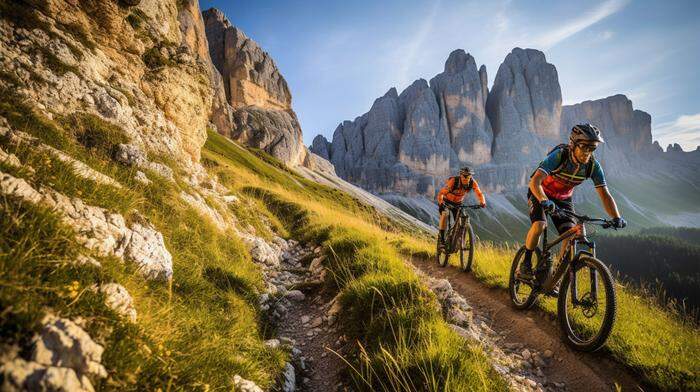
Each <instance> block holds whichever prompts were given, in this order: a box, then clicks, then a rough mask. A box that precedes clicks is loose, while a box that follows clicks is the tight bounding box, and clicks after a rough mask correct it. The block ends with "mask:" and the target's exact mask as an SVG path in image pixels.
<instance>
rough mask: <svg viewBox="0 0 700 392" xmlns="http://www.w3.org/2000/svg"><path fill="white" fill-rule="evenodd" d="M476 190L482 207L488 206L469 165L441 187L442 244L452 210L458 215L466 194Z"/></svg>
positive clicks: (440, 238)
mask: <svg viewBox="0 0 700 392" xmlns="http://www.w3.org/2000/svg"><path fill="white" fill-rule="evenodd" d="M472 190H473V191H474V193H475V194H476V197H477V199H479V204H480V205H481V207H486V199H485V198H484V194H483V193H481V189H479V184H478V183H477V182H476V179H474V172H473V171H472V170H471V169H470V168H469V167H463V168H461V169H460V170H459V175H458V176H454V177H450V178H448V179H447V182H446V183H445V186H444V187H442V189H440V192H438V195H437V201H438V211H439V212H440V237H439V240H440V246H443V245H444V244H445V229H446V228H447V218H448V216H449V213H450V211H451V212H452V216H453V217H454V216H455V215H456V210H457V208H459V206H460V205H461V204H462V200H464V196H466V194H467V193H469V192H470V191H472Z"/></svg>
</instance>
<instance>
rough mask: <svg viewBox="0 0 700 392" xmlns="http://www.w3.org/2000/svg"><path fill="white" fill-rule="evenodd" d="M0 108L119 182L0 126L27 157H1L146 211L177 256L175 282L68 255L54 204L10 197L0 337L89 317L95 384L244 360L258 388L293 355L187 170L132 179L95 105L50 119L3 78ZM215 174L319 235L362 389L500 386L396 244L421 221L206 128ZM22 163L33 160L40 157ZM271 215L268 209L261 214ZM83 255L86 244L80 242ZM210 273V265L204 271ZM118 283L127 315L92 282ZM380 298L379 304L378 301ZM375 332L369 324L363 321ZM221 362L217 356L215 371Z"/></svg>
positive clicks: (130, 382) (250, 209) (1, 211)
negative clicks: (129, 318) (203, 209)
mask: <svg viewBox="0 0 700 392" xmlns="http://www.w3.org/2000/svg"><path fill="white" fill-rule="evenodd" d="M3 95H4V96H5V99H4V101H3V102H2V103H1V104H0V115H1V116H2V117H5V118H6V119H7V120H8V122H9V123H10V125H11V126H12V127H13V128H14V129H17V130H20V131H24V132H27V133H30V134H32V135H34V136H36V137H38V138H40V139H41V140H42V141H43V142H44V143H47V144H49V145H51V146H54V147H56V148H58V149H60V150H62V151H63V152H65V153H67V154H68V155H71V156H73V157H74V158H76V159H79V160H81V161H83V162H85V163H87V164H88V165H89V166H90V167H92V168H93V169H95V170H98V171H100V172H102V173H104V174H107V175H109V176H111V177H112V178H114V179H116V180H117V181H118V182H119V183H120V184H121V185H122V187H121V188H116V187H112V186H104V185H98V184H96V183H94V182H93V181H91V180H87V179H84V178H82V177H80V176H79V175H77V174H76V173H75V172H74V170H73V168H72V167H70V166H69V165H67V164H65V163H63V162H61V161H59V160H58V159H56V158H55V156H53V155H51V154H50V153H48V152H46V151H45V150H41V149H36V148H31V147H30V146H27V145H20V146H16V145H14V144H12V143H10V142H9V141H8V140H5V139H0V146H2V148H3V150H5V151H6V152H10V153H14V154H16V155H17V156H18V157H19V159H20V160H21V161H22V163H23V164H25V166H24V167H23V168H17V167H13V166H11V165H9V164H5V163H3V164H0V170H2V171H3V172H4V173H9V174H12V175H14V176H17V177H22V178H25V179H26V180H27V181H28V182H30V184H32V185H33V186H35V187H38V186H42V185H43V186H50V187H51V188H53V189H55V190H57V191H59V192H61V193H64V194H66V195H68V196H72V197H80V198H82V199H83V201H84V202H85V203H87V204H90V205H95V206H100V207H103V208H106V209H108V210H110V211H114V212H118V213H120V214H122V215H124V216H125V218H126V219H127V221H131V220H136V219H141V218H140V217H141V216H143V217H145V218H147V219H148V220H149V221H150V222H151V223H152V224H153V225H154V226H155V227H156V228H157V229H158V230H159V231H160V232H162V234H163V236H164V240H165V245H166V247H167V248H168V250H169V251H170V252H171V253H172V255H173V264H174V276H173V283H172V286H171V287H170V286H168V285H167V284H164V283H154V282H149V281H146V280H144V279H143V278H141V277H140V276H139V275H138V274H137V273H136V272H135V270H134V266H133V265H131V264H129V263H126V264H124V263H122V262H121V261H120V260H117V259H116V258H110V257H108V258H104V257H103V258H100V257H97V256H96V255H92V256H93V257H95V258H96V259H97V260H98V261H99V262H100V263H101V264H102V267H101V268H100V267H90V266H78V265H76V264H75V263H73V261H74V260H75V259H76V258H77V257H78V254H86V253H87V251H86V250H85V249H83V248H81V247H79V246H78V245H76V243H75V241H74V240H73V236H74V233H73V232H72V230H71V229H70V228H68V227H67V226H65V225H64V224H63V223H62V222H61V219H60V217H59V216H58V215H57V213H56V212H53V211H49V210H47V209H45V208H42V207H38V206H33V205H29V204H27V203H24V202H21V201H19V200H16V199H12V198H8V197H3V198H2V199H1V200H0V238H1V239H2V240H0V272H1V273H0V305H1V307H2V309H3V317H2V318H1V319H0V330H1V331H2V333H1V334H0V343H1V344H2V345H15V344H16V345H19V346H20V347H25V348H26V347H28V345H29V344H30V340H31V338H32V336H33V334H34V333H35V332H36V331H38V330H39V328H40V327H41V324H40V320H41V318H42V316H43V314H45V313H47V312H51V313H53V314H57V315H59V316H62V317H68V318H75V317H78V316H79V317H82V318H83V319H84V320H85V328H86V331H87V332H88V333H89V334H90V335H91V336H92V337H93V339H94V340H95V341H96V342H98V343H99V344H101V345H103V346H104V348H105V354H104V356H103V360H102V363H103V364H104V365H105V367H106V368H107V369H108V372H109V376H108V378H106V379H102V380H93V383H94V384H95V386H96V387H97V389H107V390H111V389H122V390H157V389H161V390H172V389H178V390H211V389H225V390H230V389H232V387H233V385H232V383H233V382H232V376H233V375H234V374H240V375H241V376H243V377H244V378H246V379H250V380H253V381H255V382H256V383H257V384H258V385H260V386H261V387H263V388H266V389H267V388H270V387H272V386H273V385H274V384H275V383H276V381H277V380H276V378H277V376H278V375H279V374H280V373H281V371H282V369H283V366H284V363H285V361H286V360H287V359H288V356H289V353H288V352H285V351H284V350H283V349H282V348H269V347H267V346H266V345H265V344H264V341H265V340H266V339H268V338H270V337H271V336H272V334H273V333H274V331H272V330H270V329H269V328H268V327H266V324H265V322H264V320H263V318H264V317H263V315H262V313H261V311H260V310H259V308H258V302H257V296H258V295H259V294H260V293H261V292H262V289H263V287H264V282H263V281H262V275H261V272H260V271H259V269H258V267H257V266H256V265H255V264H254V263H253V262H252V261H251V259H250V256H249V254H248V252H247V250H246V248H245V246H244V245H243V243H242V241H241V240H240V238H238V237H237V236H236V235H235V234H233V233H231V232H223V231H221V230H219V229H218V228H217V227H216V226H215V225H214V224H213V223H212V222H211V221H209V220H208V219H207V218H205V217H203V216H201V215H200V214H199V213H198V212H197V211H195V210H194V209H193V208H192V207H190V206H189V205H188V204H187V203H185V202H184V201H183V200H182V199H181V198H180V197H179V195H180V193H181V192H182V191H186V192H187V191H191V189H190V186H189V185H188V184H187V182H186V181H183V178H184V176H185V175H186V173H183V172H180V171H179V169H178V168H177V167H176V166H175V165H173V164H172V162H169V161H168V160H167V159H165V158H161V159H158V158H157V157H151V158H152V159H154V160H157V161H161V163H164V164H167V165H169V166H171V167H172V168H173V169H175V180H176V181H175V182H174V183H173V182H170V181H167V180H162V179H160V177H158V175H156V174H155V173H152V172H148V171H147V173H146V174H147V175H148V177H149V178H150V179H151V180H152V181H153V183H151V184H150V185H143V184H141V183H139V182H138V181H136V180H135V179H134V174H135V169H132V168H127V167H124V166H121V165H118V164H116V163H114V162H113V161H112V160H111V152H112V150H113V148H114V145H115V144H116V143H118V142H121V141H124V139H123V138H124V136H123V132H121V130H120V129H119V128H117V127H114V126H112V125H110V124H108V123H106V122H104V121H102V120H100V119H99V118H98V117H95V116H90V115H87V114H79V113H76V114H75V115H73V116H70V117H65V118H64V117H58V116H57V117H56V118H54V119H49V118H47V117H45V116H43V115H41V114H38V113H37V112H35V111H34V110H32V109H31V108H29V107H27V106H26V105H24V104H23V103H22V102H21V100H20V99H18V98H17V97H16V96H15V95H13V94H12V93H11V92H10V91H3ZM202 154H203V157H202V162H203V164H204V165H205V167H206V168H207V169H208V170H209V172H210V173H211V174H212V175H214V176H217V177H218V178H219V180H220V182H221V183H222V184H224V185H225V186H226V187H228V188H229V189H230V190H231V192H232V193H233V194H235V195H237V196H238V197H239V200H240V201H239V202H238V203H234V204H231V205H230V206H229V208H230V210H231V211H230V212H232V213H234V214H235V215H236V216H237V217H238V224H239V225H241V226H242V227H247V226H250V227H252V228H253V229H254V230H255V231H256V233H257V234H258V235H260V236H262V237H266V238H271V237H272V232H271V231H270V229H269V228H268V227H271V228H272V229H273V230H275V231H277V232H278V233H279V234H281V235H283V236H285V237H294V238H297V239H301V240H304V241H316V242H320V243H322V244H323V245H324V249H325V250H326V252H327V253H328V254H330V255H331V256H332V257H330V258H329V259H328V260H329V261H328V263H329V265H328V267H329V268H330V270H331V271H332V274H331V276H332V277H333V278H332V279H331V280H330V281H329V284H330V285H331V287H334V288H335V289H336V290H338V292H339V293H340V296H339V298H340V301H341V303H342V304H343V305H344V307H345V308H346V309H347V311H346V312H343V313H342V314H341V315H340V317H341V323H342V325H343V326H344V327H345V328H346V331H345V333H346V335H347V336H348V337H349V338H350V339H354V340H356V352H355V355H353V356H351V357H348V358H347V360H348V361H349V363H350V364H351V365H352V366H353V367H354V369H355V371H351V372H350V376H351V377H352V378H353V379H354V380H355V382H356V384H357V386H358V388H359V389H363V390H395V389H397V388H403V389H408V390H431V391H443V390H453V391H457V390H460V391H461V390H483V391H486V390H489V391H490V390H505V389H506V384H505V382H504V381H503V380H502V379H501V378H500V377H499V376H498V375H497V374H496V373H495V371H494V370H493V369H492V368H491V366H490V364H489V362H488V360H487V358H486V356H485V355H484V353H483V352H482V351H481V349H480V348H479V347H477V346H475V345H473V344H472V343H470V342H466V341H464V340H463V339H462V338H460V337H458V336H457V335H456V334H455V333H454V332H453V331H452V330H451V329H450V328H449V327H448V326H447V324H446V323H445V322H444V321H443V319H442V317H441V314H440V311H439V306H438V304H437V301H436V299H435V297H434V295H433V294H432V293H431V292H430V291H429V290H427V289H426V287H425V286H424V285H423V284H422V283H421V282H420V281H419V280H418V278H417V277H416V275H415V274H413V273H412V271H411V270H409V269H408V268H407V267H406V266H405V264H404V263H403V261H402V259H401V257H400V255H399V254H397V252H396V251H395V250H394V248H393V246H392V245H391V244H390V241H392V240H410V239H411V238H413V237H417V236H421V235H423V234H422V233H418V232H408V231H406V228H405V227H398V226H396V225H395V224H394V223H393V222H392V221H390V220H389V219H388V218H386V217H384V216H383V215H381V214H379V213H377V212H376V211H375V210H374V209H373V208H371V207H368V206H366V205H364V204H361V203H359V202H358V201H356V200H355V199H353V198H351V197H349V196H348V195H346V194H344V193H343V192H340V191H337V190H334V189H331V188H328V187H324V186H320V185H318V184H316V183H313V182H310V181H308V180H306V179H304V178H302V177H300V176H298V175H296V174H294V173H292V172H290V171H288V170H287V169H285V168H284V166H283V165H282V164H281V163H279V162H277V161H276V160H274V159H272V158H270V157H269V156H267V155H266V154H263V153H260V152H256V151H249V150H246V149H243V148H241V147H239V146H238V145H236V144H234V143H232V142H230V141H228V140H226V139H224V138H223V137H221V136H219V135H218V134H214V133H210V134H209V140H208V142H207V144H206V146H205V148H204V150H203V152H202ZM26 165H31V167H32V168H33V169H34V170H33V171H32V170H30V169H28V168H27V166H26ZM263 222H265V223H263ZM88 255H89V253H88ZM212 271H214V272H215V273H212ZM108 282H117V283H120V284H122V285H123V286H125V287H126V288H127V289H128V291H129V292H130V294H131V295H132V297H133V299H134V303H135V307H136V310H137V312H138V319H137V322H136V323H130V322H126V321H124V320H123V319H122V318H120V317H119V316H118V315H117V314H115V313H114V312H113V311H112V310H111V309H109V308H108V307H106V306H105V304H104V298H103V296H102V294H99V293H98V292H95V291H93V290H91V289H90V286H91V285H93V284H94V283H98V284H100V283H108ZM372 304H374V306H372ZM368 330H369V331H372V333H371V334H368V333H367V331H368ZM222 369H225V371H223V370H222Z"/></svg>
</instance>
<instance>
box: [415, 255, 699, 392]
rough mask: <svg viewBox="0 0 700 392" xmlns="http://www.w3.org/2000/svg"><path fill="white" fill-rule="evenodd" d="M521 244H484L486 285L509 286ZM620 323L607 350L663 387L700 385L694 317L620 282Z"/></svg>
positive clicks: (480, 259)
mask: <svg viewBox="0 0 700 392" xmlns="http://www.w3.org/2000/svg"><path fill="white" fill-rule="evenodd" d="M432 249H433V248H432V246H431V245H430V244H423V246H417V244H416V243H411V244H408V245H406V244H405V245H404V246H403V251H404V252H407V253H412V252H419V253H420V254H423V255H426V256H428V257H432V254H433V252H432ZM515 251H516V248H515V247H504V246H494V245H492V244H490V243H485V244H483V245H481V246H480V248H479V249H478V251H477V252H478V253H477V254H476V258H475V267H474V275H475V276H476V277H477V278H478V279H479V280H481V281H483V282H484V284H486V285H489V286H493V287H500V288H502V289H504V290H505V289H506V288H507V287H508V274H509V272H510V266H511V262H512V258H513V255H514V254H515ZM617 294H618V313H617V320H616V322H615V327H614V329H613V333H612V335H611V337H610V339H609V340H608V342H607V345H606V346H605V347H604V350H605V351H606V352H608V353H609V354H611V355H612V356H613V357H614V358H615V359H617V360H618V361H619V362H621V363H623V364H625V365H627V366H629V367H630V368H631V369H633V370H634V371H636V372H637V373H638V374H639V376H640V377H641V379H642V380H644V381H645V382H646V383H648V384H650V385H652V386H654V387H655V388H658V389H661V390H674V391H688V390H698V389H699V388H700V377H699V376H698V375H699V374H700V357H699V356H698V353H699V352H700V333H698V329H697V327H696V326H694V324H692V323H691V322H690V320H688V319H685V318H683V317H681V316H679V315H677V314H675V313H673V312H670V311H668V310H667V309H664V308H661V307H659V306H658V305H657V302H656V301H655V300H654V299H653V298H652V299H647V298H645V297H644V296H642V295H641V293H640V292H639V291H638V290H637V289H635V288H634V287H631V286H624V285H622V284H619V285H618V287H617ZM537 306H538V307H539V309H540V310H541V311H543V312H547V313H551V314H556V300H555V299H549V298H547V299H544V300H543V301H542V300H541V301H540V302H539V304H538V305H537Z"/></svg>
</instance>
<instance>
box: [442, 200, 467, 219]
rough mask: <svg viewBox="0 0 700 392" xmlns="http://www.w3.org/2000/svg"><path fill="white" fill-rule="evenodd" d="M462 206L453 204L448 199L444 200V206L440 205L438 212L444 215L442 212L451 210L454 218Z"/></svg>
mask: <svg viewBox="0 0 700 392" xmlns="http://www.w3.org/2000/svg"><path fill="white" fill-rule="evenodd" d="M461 205H462V204H457V203H453V202H451V201H449V200H447V199H442V204H438V212H439V213H440V214H442V212H443V211H445V208H449V209H450V211H451V212H452V217H453V218H454V217H455V216H456V215H457V209H458V208H459V207H460V206H461Z"/></svg>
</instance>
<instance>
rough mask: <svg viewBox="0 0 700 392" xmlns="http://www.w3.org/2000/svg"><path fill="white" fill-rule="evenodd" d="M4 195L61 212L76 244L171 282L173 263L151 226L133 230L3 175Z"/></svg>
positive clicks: (99, 211) (102, 212)
mask: <svg viewBox="0 0 700 392" xmlns="http://www.w3.org/2000/svg"><path fill="white" fill-rule="evenodd" d="M0 194H3V195H9V196H13V197H17V198H20V199H22V200H24V201H26V202H29V203H32V204H42V205H44V206H46V207H49V208H51V209H53V210H55V211H57V212H59V213H60V214H61V216H62V218H63V221H64V222H65V223H66V224H68V225H69V226H70V227H72V228H74V229H75V231H76V241H77V242H78V243H80V244H82V245H83V246H84V247H86V248H88V249H90V250H92V251H94V252H96V253H97V254H99V255H101V256H117V257H120V258H122V259H124V260H128V261H131V262H134V263H135V264H136V265H137V268H138V270H139V272H140V273H141V274H142V275H143V276H144V277H146V278H148V279H155V280H169V279H171V278H172V275H173V262H172V256H171V255H170V252H168V250H167V249H166V248H165V243H164V241H163V235H162V234H161V233H160V232H158V231H156V230H155V229H154V228H153V227H152V226H151V225H150V224H148V223H147V222H142V223H139V222H133V223H131V224H130V225H129V226H127V224H126V220H125V219H124V217H123V216H121V215H120V214H116V213H113V212H110V211H108V210H106V209H104V208H100V207H95V206H90V205H87V204H85V203H83V201H82V200H80V199H78V198H69V197H67V196H65V195H63V194H61V193H58V192H56V191H54V190H52V189H49V188H44V187H42V188H39V189H38V190H37V189H34V188H33V187H32V186H31V185H29V183H27V182H26V181H25V180H24V179H21V178H16V177H14V176H12V175H10V174H5V173H2V172H0Z"/></svg>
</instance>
